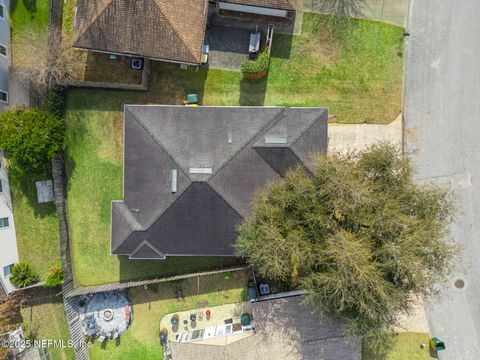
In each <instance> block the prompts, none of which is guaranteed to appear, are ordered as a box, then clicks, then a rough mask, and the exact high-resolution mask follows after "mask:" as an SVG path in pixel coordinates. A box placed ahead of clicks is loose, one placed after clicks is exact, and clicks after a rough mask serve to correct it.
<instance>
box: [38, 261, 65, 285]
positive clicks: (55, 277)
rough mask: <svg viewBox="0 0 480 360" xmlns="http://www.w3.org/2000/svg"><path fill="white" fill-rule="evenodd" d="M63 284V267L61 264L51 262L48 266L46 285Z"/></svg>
mask: <svg viewBox="0 0 480 360" xmlns="http://www.w3.org/2000/svg"><path fill="white" fill-rule="evenodd" d="M62 284H63V269H62V265H60V264H51V265H50V266H49V267H48V276H47V279H46V280H45V284H44V285H43V286H45V287H55V286H59V285H62Z"/></svg>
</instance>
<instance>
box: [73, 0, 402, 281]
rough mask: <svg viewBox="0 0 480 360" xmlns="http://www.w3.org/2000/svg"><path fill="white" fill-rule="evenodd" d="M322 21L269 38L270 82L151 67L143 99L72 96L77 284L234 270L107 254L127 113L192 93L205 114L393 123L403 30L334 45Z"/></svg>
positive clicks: (362, 26)
mask: <svg viewBox="0 0 480 360" xmlns="http://www.w3.org/2000/svg"><path fill="white" fill-rule="evenodd" d="M69 1H71V0H69ZM322 19H324V17H323V16H322V15H317V14H305V16H304V22H303V33H302V35H300V36H293V37H292V36H290V35H285V34H275V35H274V40H273V44H274V46H273V50H272V56H273V57H272V59H271V66H270V74H269V76H268V78H267V79H263V80H259V81H247V80H243V79H242V75H241V74H240V73H239V72H235V71H223V70H215V69H210V70H208V69H206V68H203V67H202V68H201V69H200V70H199V71H195V69H193V68H192V69H189V70H181V69H180V68H179V66H178V65H175V64H167V63H160V62H153V63H152V71H151V75H150V86H149V91H147V92H128V91H124V92H121V91H110V90H93V89H76V90H70V92H69V96H68V104H67V114H66V121H67V172H68V176H69V188H68V205H69V224H70V231H71V238H72V253H73V264H74V271H75V278H76V281H77V284H79V285H96V284H101V283H109V282H116V281H119V280H129V279H135V278H140V277H148V276H159V275H166V274H170V273H172V272H178V271H179V269H181V270H180V271H182V272H189V271H193V270H198V269H205V268H208V267H212V266H217V265H219V264H224V263H225V262H227V263H228V262H229V261H230V262H231V261H233V260H232V259H228V260H226V259H215V258H196V259H194V261H192V260H191V259H188V258H187V259H185V258H169V259H167V260H166V261H163V262H151V261H134V262H131V261H128V260H126V259H125V258H119V257H115V256H111V255H110V209H111V200H114V199H122V172H123V169H122V156H123V154H122V153H123V139H122V136H123V105H124V104H181V101H182V99H183V97H184V95H185V94H186V93H190V92H196V93H198V94H199V98H200V100H201V103H202V104H204V105H285V106H328V107H329V108H330V113H331V114H335V115H337V120H338V121H339V122H344V123H362V122H368V123H389V122H391V121H392V120H394V119H395V118H396V117H397V116H398V114H399V112H400V109H401V89H402V76H403V74H402V71H403V59H402V57H401V51H402V48H403V29H402V28H400V27H397V26H393V25H388V24H382V23H379V22H374V21H367V20H353V22H352V29H351V32H349V33H348V36H345V35H344V36H340V35H338V36H337V37H336V38H335V39H336V40H332V38H331V37H328V36H327V35H326V34H325V33H322V31H321V30H320V29H324V28H323V27H322V25H321V20H322ZM68 24H70V23H69V22H67V25H66V26H67V27H68V26H71V25H68ZM68 31H69V30H68V29H66V30H65V32H68ZM70 31H71V30H70Z"/></svg>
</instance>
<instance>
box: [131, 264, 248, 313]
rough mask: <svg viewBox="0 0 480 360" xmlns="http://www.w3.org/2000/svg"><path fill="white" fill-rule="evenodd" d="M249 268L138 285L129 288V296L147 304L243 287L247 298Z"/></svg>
mask: <svg viewBox="0 0 480 360" xmlns="http://www.w3.org/2000/svg"><path fill="white" fill-rule="evenodd" d="M248 274H249V273H248V270H245V271H242V270H240V271H234V272H231V273H228V276H226V274H225V273H220V274H214V275H207V276H200V277H194V278H190V279H182V280H174V281H168V282H164V283H158V284H150V285H147V286H146V287H144V286H138V287H134V288H129V289H128V291H129V298H130V299H131V300H132V301H133V302H134V305H135V304H145V303H149V302H154V301H161V300H169V299H172V300H174V299H176V300H177V301H178V302H179V303H181V302H183V301H184V298H186V297H190V296H204V295H207V294H213V295H215V296H222V295H225V293H226V291H228V290H233V289H242V292H241V296H242V298H243V299H245V300H246V297H247V291H246V287H247V280H248ZM196 305H197V307H206V306H208V301H206V299H205V300H203V299H200V300H199V302H198V303H197V304H196Z"/></svg>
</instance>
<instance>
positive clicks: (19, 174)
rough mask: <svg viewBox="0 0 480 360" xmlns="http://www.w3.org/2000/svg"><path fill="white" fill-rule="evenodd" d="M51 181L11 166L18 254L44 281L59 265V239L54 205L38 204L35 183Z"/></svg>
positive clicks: (45, 176)
mask: <svg viewBox="0 0 480 360" xmlns="http://www.w3.org/2000/svg"><path fill="white" fill-rule="evenodd" d="M46 179H51V176H47V175H45V174H44V173H42V172H39V173H35V172H32V171H31V170H29V171H25V170H23V169H22V168H20V167H19V166H17V165H15V164H12V163H11V164H10V168H9V180H10V190H11V193H12V202H13V211H14V214H15V229H16V234H17V244H18V251H19V256H20V260H21V261H26V262H29V263H30V264H32V265H33V266H34V267H35V268H36V269H37V270H38V272H39V274H40V279H41V280H45V278H46V276H47V270H48V266H49V265H50V264H52V263H55V262H57V263H60V237H59V230H58V218H57V212H56V209H55V205H54V204H53V203H49V204H38V202H37V189H36V187H35V182H36V181H41V180H46Z"/></svg>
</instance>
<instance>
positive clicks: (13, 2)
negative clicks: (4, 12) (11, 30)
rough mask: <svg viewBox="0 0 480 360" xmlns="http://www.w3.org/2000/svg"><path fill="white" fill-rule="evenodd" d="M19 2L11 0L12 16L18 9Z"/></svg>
mask: <svg viewBox="0 0 480 360" xmlns="http://www.w3.org/2000/svg"><path fill="white" fill-rule="evenodd" d="M17 5H18V0H10V15H12V14H13V13H14V12H15V10H16V9H17Z"/></svg>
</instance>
